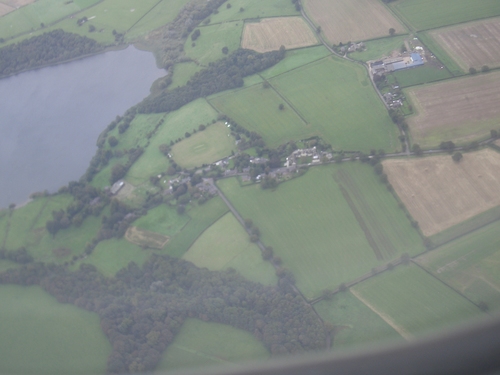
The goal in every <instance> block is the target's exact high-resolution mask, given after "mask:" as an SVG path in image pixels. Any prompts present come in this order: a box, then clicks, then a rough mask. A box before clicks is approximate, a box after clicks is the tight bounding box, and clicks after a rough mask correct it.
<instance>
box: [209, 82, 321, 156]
mask: <svg viewBox="0 0 500 375" xmlns="http://www.w3.org/2000/svg"><path fill="white" fill-rule="evenodd" d="M209 101H210V103H211V104H212V105H214V106H215V107H216V108H217V109H219V110H220V111H221V112H222V113H225V114H226V115H228V116H229V117H231V118H232V119H233V120H235V121H236V122H237V123H238V124H239V125H241V126H243V127H245V128H246V129H248V130H250V131H255V132H257V133H258V134H260V135H261V136H262V138H263V139H264V141H265V142H266V144H267V146H268V147H276V146H278V145H280V144H282V143H285V142H288V141H289V140H292V139H293V140H298V139H302V138H307V137H309V136H311V135H313V134H314V133H313V132H311V127H310V126H307V125H306V124H305V123H304V121H303V120H302V119H301V118H300V117H299V116H298V115H297V113H295V111H294V110H293V108H291V107H290V106H289V105H288V104H287V103H286V101H285V100H283V98H281V97H280V96H279V94H277V93H276V91H275V90H274V89H273V88H272V87H270V88H264V87H263V85H261V84H257V85H254V86H251V87H249V88H247V89H244V90H236V91H228V92H225V93H223V94H221V95H219V96H213V97H211V98H210V99H209ZM280 104H284V106H285V109H284V110H280V109H279V105H280ZM257 109H258V110H257Z"/></svg>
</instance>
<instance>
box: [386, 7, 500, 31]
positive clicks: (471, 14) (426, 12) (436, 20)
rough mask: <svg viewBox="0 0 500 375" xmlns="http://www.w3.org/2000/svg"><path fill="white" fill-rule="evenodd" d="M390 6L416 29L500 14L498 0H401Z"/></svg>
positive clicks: (432, 27)
mask: <svg viewBox="0 0 500 375" xmlns="http://www.w3.org/2000/svg"><path fill="white" fill-rule="evenodd" d="M390 6H391V7H392V8H393V9H394V10H396V11H397V12H398V13H399V14H400V15H401V16H403V17H404V18H405V19H406V20H407V21H408V22H410V24H411V26H413V28H415V29H416V30H427V29H434V28H437V27H441V26H447V25H454V24H456V23H461V22H467V21H473V20H477V19H480V18H485V17H491V16H496V15H500V2H498V1H497V0H474V1H470V0H399V1H396V2H394V3H391V4H390Z"/></svg>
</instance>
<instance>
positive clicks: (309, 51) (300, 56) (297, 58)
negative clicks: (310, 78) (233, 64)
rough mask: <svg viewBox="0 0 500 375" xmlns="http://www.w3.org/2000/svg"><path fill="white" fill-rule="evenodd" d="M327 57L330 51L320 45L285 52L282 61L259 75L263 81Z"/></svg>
mask: <svg viewBox="0 0 500 375" xmlns="http://www.w3.org/2000/svg"><path fill="white" fill-rule="evenodd" d="M328 55H331V53H330V51H328V50H327V49H326V48H325V47H324V46H322V45H321V46H314V47H307V48H300V49H296V50H293V51H286V55H285V58H284V59H283V60H281V61H280V62H279V63H277V64H276V65H274V66H272V67H270V68H269V69H266V70H264V71H263V72H261V73H260V75H261V76H262V77H263V78H265V79H269V78H272V77H275V76H277V75H280V74H283V73H286V72H288V71H290V70H292V69H296V68H298V67H300V66H303V65H306V64H309V63H312V62H314V61H317V60H320V59H322V58H323V57H326V56H328Z"/></svg>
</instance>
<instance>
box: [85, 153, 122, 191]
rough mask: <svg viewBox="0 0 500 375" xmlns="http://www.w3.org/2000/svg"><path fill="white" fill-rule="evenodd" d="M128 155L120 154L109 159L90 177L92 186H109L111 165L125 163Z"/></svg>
mask: <svg viewBox="0 0 500 375" xmlns="http://www.w3.org/2000/svg"><path fill="white" fill-rule="evenodd" d="M127 161H128V156H127V155H125V156H122V157H120V158H113V159H111V160H110V161H109V163H108V165H106V166H105V167H104V168H102V169H101V170H100V171H99V172H98V173H97V174H96V175H95V176H94V178H93V179H92V182H91V183H90V184H91V185H92V186H94V187H97V188H104V187H106V186H111V182H110V180H111V171H112V169H113V165H115V164H118V163H121V164H123V165H125V164H127Z"/></svg>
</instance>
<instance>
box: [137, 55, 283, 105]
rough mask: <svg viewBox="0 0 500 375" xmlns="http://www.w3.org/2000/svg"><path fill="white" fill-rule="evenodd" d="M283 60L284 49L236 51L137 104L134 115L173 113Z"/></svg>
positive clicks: (227, 88) (239, 85) (234, 86)
mask: <svg viewBox="0 0 500 375" xmlns="http://www.w3.org/2000/svg"><path fill="white" fill-rule="evenodd" d="M284 57H285V49H284V48H281V49H280V50H279V51H273V52H266V53H258V52H254V51H250V50H243V49H240V50H237V51H235V52H233V53H232V54H231V55H229V56H228V57H225V58H223V59H221V60H219V61H217V62H214V63H211V64H210V66H209V67H208V68H206V69H204V70H202V71H200V72H197V73H196V74H194V75H193V77H192V78H191V79H190V80H189V81H188V83H187V84H186V85H185V86H182V87H177V88H175V89H173V90H169V91H163V92H162V93H161V94H159V95H157V96H154V97H149V98H146V99H145V100H144V101H143V102H142V103H141V104H139V106H138V112H139V113H161V112H170V111H175V110H176V109H179V108H180V107H182V106H183V105H185V104H187V103H190V102H192V101H193V100H195V99H198V98H202V97H206V96H208V95H212V94H215V93H218V92H221V91H225V90H229V89H234V88H237V87H241V86H243V77H247V76H249V75H252V74H255V73H258V72H260V71H263V70H265V69H267V68H270V67H271V66H273V65H275V64H276V63H278V62H279V61H281V60H282V59H283V58H284Z"/></svg>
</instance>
